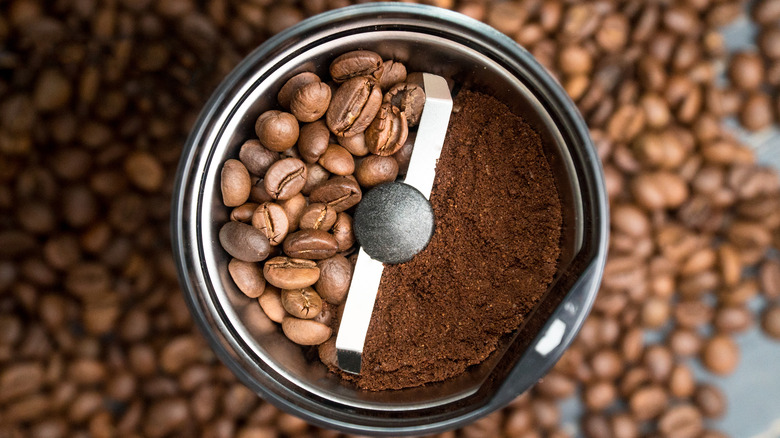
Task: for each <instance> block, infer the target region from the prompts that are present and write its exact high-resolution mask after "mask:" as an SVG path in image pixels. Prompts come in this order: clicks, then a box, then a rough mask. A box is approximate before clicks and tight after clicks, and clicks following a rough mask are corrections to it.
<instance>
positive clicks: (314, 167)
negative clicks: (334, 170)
mask: <svg viewBox="0 0 780 438" xmlns="http://www.w3.org/2000/svg"><path fill="white" fill-rule="evenodd" d="M329 178H330V172H328V171H327V170H325V168H324V167H322V166H320V165H319V164H317V163H313V164H309V163H307V164H306V184H304V185H303V188H302V189H301V193H303V194H304V195H310V194H311V191H312V190H314V188H315V187H317V186H319V185H320V184H322V183H324V182H325V181H327V180H328V179H329Z"/></svg>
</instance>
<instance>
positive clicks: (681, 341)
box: [668, 329, 702, 357]
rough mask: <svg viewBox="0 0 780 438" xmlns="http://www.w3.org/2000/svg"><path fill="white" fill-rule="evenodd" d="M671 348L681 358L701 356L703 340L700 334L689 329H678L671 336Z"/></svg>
mask: <svg viewBox="0 0 780 438" xmlns="http://www.w3.org/2000/svg"><path fill="white" fill-rule="evenodd" d="M668 342H669V348H671V350H672V351H673V352H674V354H676V355H677V356H680V357H688V356H695V355H697V354H699V351H701V346H702V339H701V337H700V336H699V334H698V333H696V331H694V330H689V329H677V330H674V331H673V332H672V333H670V334H669V339H668Z"/></svg>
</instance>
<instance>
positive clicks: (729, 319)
mask: <svg viewBox="0 0 780 438" xmlns="http://www.w3.org/2000/svg"><path fill="white" fill-rule="evenodd" d="M712 323H713V325H714V326H715V329H716V330H718V331H719V332H722V333H725V334H733V333H741V332H744V331H745V330H747V329H749V328H750V326H751V325H752V324H753V313H752V312H751V311H750V309H748V308H747V307H744V306H723V307H721V308H719V309H718V310H717V311H716V312H715V318H714V319H713V322H712Z"/></svg>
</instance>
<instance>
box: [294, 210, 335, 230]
mask: <svg viewBox="0 0 780 438" xmlns="http://www.w3.org/2000/svg"><path fill="white" fill-rule="evenodd" d="M337 216H338V213H336V210H334V209H333V207H330V206H329V205H327V204H320V203H315V204H309V205H308V206H307V207H306V208H304V210H303V213H301V219H300V225H299V226H300V227H301V228H302V229H306V228H311V229H314V230H323V231H328V230H330V229H331V227H332V226H333V224H335V223H336V218H337Z"/></svg>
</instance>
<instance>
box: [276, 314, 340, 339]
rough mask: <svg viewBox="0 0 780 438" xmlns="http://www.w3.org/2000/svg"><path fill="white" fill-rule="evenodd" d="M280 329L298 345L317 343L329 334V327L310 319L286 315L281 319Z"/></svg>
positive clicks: (328, 336)
mask: <svg viewBox="0 0 780 438" xmlns="http://www.w3.org/2000/svg"><path fill="white" fill-rule="evenodd" d="M282 331H283V332H284V335H285V336H287V338H288V339H290V340H291V341H293V342H295V343H296V344H298V345H319V344H322V343H323V342H325V341H327V340H328V338H330V335H331V329H330V327H328V326H326V325H325V324H322V323H319V322H317V321H312V320H310V319H299V318H294V317H292V316H286V317H285V318H284V320H282Z"/></svg>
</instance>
